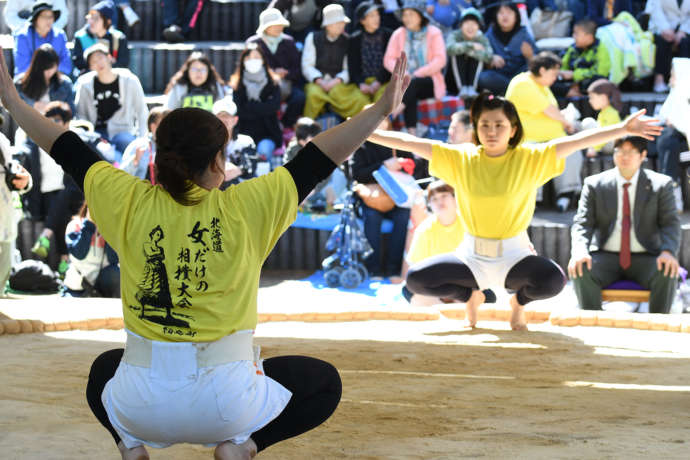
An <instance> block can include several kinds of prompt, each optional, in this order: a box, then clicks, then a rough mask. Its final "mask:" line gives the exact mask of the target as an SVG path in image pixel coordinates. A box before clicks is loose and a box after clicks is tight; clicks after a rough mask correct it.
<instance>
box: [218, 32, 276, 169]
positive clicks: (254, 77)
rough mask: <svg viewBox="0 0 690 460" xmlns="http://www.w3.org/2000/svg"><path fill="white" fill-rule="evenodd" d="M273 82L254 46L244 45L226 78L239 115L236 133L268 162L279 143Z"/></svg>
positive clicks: (259, 53)
mask: <svg viewBox="0 0 690 460" xmlns="http://www.w3.org/2000/svg"><path fill="white" fill-rule="evenodd" d="M277 81H278V77H277V76H276V75H275V73H274V72H273V70H271V69H270V68H269V67H268V64H267V63H266V60H265V59H264V55H263V53H262V52H261V49H260V48H259V47H258V46H256V45H255V44H250V45H247V47H246V48H245V49H244V51H242V54H241V55H240V60H239V64H238V66H237V69H236V70H235V73H234V74H232V76H231V77H230V86H231V87H232V88H233V100H234V102H235V104H236V105H237V114H238V115H239V121H238V131H239V132H240V133H242V134H247V135H248V136H249V137H251V138H252V139H254V140H255V141H256V142H257V144H256V151H257V153H258V154H259V155H260V156H264V157H265V158H266V159H268V161H271V160H272V158H273V151H274V150H275V149H276V148H277V147H280V146H281V145H282V143H283V134H282V131H281V129H280V122H279V121H278V110H279V109H280V86H278V84H277Z"/></svg>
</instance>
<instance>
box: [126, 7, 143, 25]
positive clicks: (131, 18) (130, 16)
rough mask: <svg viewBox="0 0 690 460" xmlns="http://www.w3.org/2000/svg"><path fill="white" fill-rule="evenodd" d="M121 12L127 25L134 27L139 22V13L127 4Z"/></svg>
mask: <svg viewBox="0 0 690 460" xmlns="http://www.w3.org/2000/svg"><path fill="white" fill-rule="evenodd" d="M122 14H124V15H125V21H127V25H128V26H129V27H134V26H135V25H136V24H137V23H138V22H139V15H138V14H137V13H135V12H134V10H133V9H132V7H131V6H129V5H127V6H125V7H124V8H122Z"/></svg>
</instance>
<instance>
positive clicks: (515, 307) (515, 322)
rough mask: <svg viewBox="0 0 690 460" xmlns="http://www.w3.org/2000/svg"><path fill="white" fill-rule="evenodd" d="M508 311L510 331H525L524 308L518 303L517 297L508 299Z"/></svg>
mask: <svg viewBox="0 0 690 460" xmlns="http://www.w3.org/2000/svg"><path fill="white" fill-rule="evenodd" d="M510 309H511V310H512V313H511V315H510V327H511V329H513V330H514V331H526V330H527V318H526V317H525V307H524V306H523V305H520V304H519V303H518V301H517V295H514V296H512V297H511V298H510Z"/></svg>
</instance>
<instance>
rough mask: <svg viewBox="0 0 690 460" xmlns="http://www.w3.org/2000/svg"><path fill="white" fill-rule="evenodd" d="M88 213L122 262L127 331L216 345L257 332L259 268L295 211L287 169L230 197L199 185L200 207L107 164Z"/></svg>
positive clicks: (94, 173) (98, 171)
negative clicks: (237, 335)
mask: <svg viewBox="0 0 690 460" xmlns="http://www.w3.org/2000/svg"><path fill="white" fill-rule="evenodd" d="M84 193H85V196H86V201H87V203H88V204H89V211H90V212H91V216H92V217H93V220H94V222H96V225H97V226H98V229H99V231H100V232H101V234H102V235H103V236H104V237H105V239H106V241H108V243H109V244H110V245H111V246H112V247H113V248H114V249H115V251H116V252H117V253H118V255H119V257H120V277H121V283H120V285H121V288H120V289H121V294H122V307H123V315H124V322H125V327H126V328H127V329H129V330H131V331H132V332H134V333H136V334H139V335H141V336H143V337H146V338H148V339H151V340H160V341H173V342H174V341H185V342H208V341H214V340H218V339H220V338H222V337H224V336H226V335H228V334H231V333H233V332H236V331H238V330H247V329H254V328H255V327H256V323H257V311H256V308H257V307H256V297H257V292H258V287H259V272H260V270H261V265H262V264H263V262H264V260H265V259H266V257H267V256H268V254H269V253H270V251H271V249H272V248H273V246H274V245H275V243H276V242H277V240H278V238H279V237H280V235H281V234H282V233H283V232H284V231H285V230H286V229H287V228H288V227H289V225H290V224H291V223H292V222H293V221H294V220H295V218H296V215H297V189H296V187H295V183H294V181H293V179H292V176H291V175H290V173H289V172H288V171H287V169H285V168H282V167H281V168H277V169H276V170H275V171H274V172H272V173H270V174H267V175H264V176H261V177H259V178H256V179H252V180H249V181H246V182H242V183H241V184H239V185H236V186H231V187H230V188H228V189H227V190H225V191H220V190H218V189H213V190H210V191H209V190H205V189H202V188H200V187H197V186H196V185H193V190H192V193H193V196H194V197H198V198H200V199H201V201H200V202H199V203H198V204H196V205H194V206H183V205H181V204H179V203H177V202H176V201H175V200H173V199H172V197H171V196H170V195H169V194H168V193H167V192H166V191H165V190H164V189H163V188H162V187H161V186H160V185H156V186H153V185H151V184H150V183H149V182H147V181H143V180H140V179H137V178H136V177H133V176H131V175H129V174H127V173H126V172H124V171H120V170H118V169H115V168H114V167H112V166H111V165H110V164H108V163H106V162H104V161H101V162H98V163H95V164H94V165H93V166H91V168H89V170H88V172H87V173H86V177H85V179H84Z"/></svg>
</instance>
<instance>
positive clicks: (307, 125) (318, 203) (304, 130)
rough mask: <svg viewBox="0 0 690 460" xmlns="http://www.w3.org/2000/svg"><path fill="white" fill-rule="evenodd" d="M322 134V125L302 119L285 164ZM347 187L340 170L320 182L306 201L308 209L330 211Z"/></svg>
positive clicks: (288, 148)
mask: <svg viewBox="0 0 690 460" xmlns="http://www.w3.org/2000/svg"><path fill="white" fill-rule="evenodd" d="M320 132H321V125H320V124H318V123H317V122H315V121H314V120H312V119H311V118H307V117H302V118H300V119H299V120H297V124H296V125H295V137H294V138H293V139H292V140H291V141H290V143H289V144H288V147H287V150H286V152H285V158H284V162H285V163H287V162H288V161H290V160H292V159H293V158H294V157H295V155H297V152H299V151H300V149H302V148H303V147H304V146H305V145H307V144H308V143H309V142H310V141H311V140H312V139H313V138H314V137H316V135H317V134H319V133H320ZM346 187H347V179H346V178H345V174H344V173H343V172H342V171H341V170H340V169H338V168H336V169H335V171H333V172H332V173H331V175H330V176H329V177H328V178H326V179H324V180H322V181H321V182H319V183H318V184H317V185H316V187H315V188H314V190H313V191H312V192H311V193H310V194H309V195H308V196H307V199H306V200H305V201H304V205H306V207H308V208H311V209H313V210H319V211H323V210H326V211H330V210H332V209H333V205H334V204H335V202H336V200H337V199H338V197H339V196H340V194H341V193H342V192H343V191H344V190H345V188H346Z"/></svg>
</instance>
